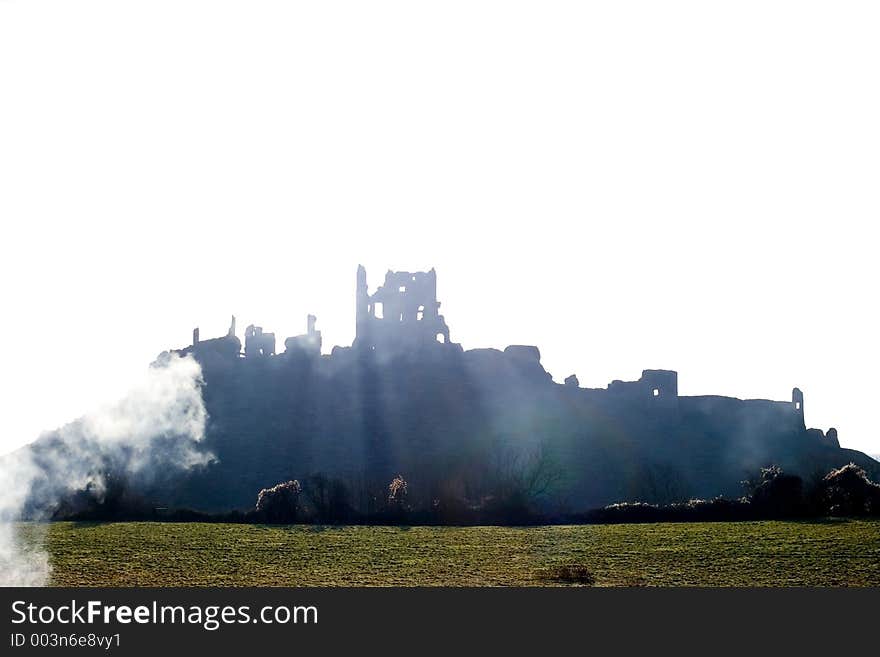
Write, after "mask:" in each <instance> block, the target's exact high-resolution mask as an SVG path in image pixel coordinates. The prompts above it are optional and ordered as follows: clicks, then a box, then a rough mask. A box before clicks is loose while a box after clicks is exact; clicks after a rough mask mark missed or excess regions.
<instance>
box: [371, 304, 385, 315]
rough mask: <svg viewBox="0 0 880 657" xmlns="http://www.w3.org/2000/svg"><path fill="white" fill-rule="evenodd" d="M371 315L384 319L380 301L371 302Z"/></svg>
mask: <svg viewBox="0 0 880 657" xmlns="http://www.w3.org/2000/svg"><path fill="white" fill-rule="evenodd" d="M373 317H375V318H376V319H384V317H385V316H384V315H383V314H382V302H381V301H376V302H375V303H374V304H373Z"/></svg>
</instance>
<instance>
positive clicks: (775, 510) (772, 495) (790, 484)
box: [743, 465, 805, 517]
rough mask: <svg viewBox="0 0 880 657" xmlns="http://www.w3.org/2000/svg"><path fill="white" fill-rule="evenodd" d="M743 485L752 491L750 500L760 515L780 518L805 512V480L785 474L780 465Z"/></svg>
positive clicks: (764, 471)
mask: <svg viewBox="0 0 880 657" xmlns="http://www.w3.org/2000/svg"><path fill="white" fill-rule="evenodd" d="M743 484H744V485H745V486H746V488H747V489H749V490H750V493H751V494H750V495H749V499H750V500H751V503H752V507H753V508H754V510H755V512H756V513H758V514H759V515H764V516H771V517H778V516H793V515H800V514H802V513H803V512H804V506H805V504H804V482H803V480H802V479H801V478H800V477H798V476H796V475H789V474H785V473H784V472H783V471H782V468H780V467H779V466H778V465H771V466H770V467H768V468H763V469H762V470H761V474H760V477H758V478H757V479H752V480H748V481H745V482H743Z"/></svg>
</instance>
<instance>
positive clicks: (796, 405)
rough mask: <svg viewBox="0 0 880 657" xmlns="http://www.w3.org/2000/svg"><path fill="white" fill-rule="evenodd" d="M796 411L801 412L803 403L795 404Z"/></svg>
mask: <svg viewBox="0 0 880 657" xmlns="http://www.w3.org/2000/svg"><path fill="white" fill-rule="evenodd" d="M794 409H795V410H796V411H799V410H801V403H800V402H795V403H794Z"/></svg>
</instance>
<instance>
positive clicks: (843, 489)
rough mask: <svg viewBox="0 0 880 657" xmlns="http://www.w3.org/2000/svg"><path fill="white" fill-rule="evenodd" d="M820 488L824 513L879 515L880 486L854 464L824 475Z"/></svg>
mask: <svg viewBox="0 0 880 657" xmlns="http://www.w3.org/2000/svg"><path fill="white" fill-rule="evenodd" d="M822 488H823V493H824V494H823V500H824V502H825V504H826V511H827V512H828V513H830V514H832V515H843V516H859V515H866V514H867V515H870V514H880V485H877V484H875V483H874V482H873V481H871V480H870V479H868V475H867V473H866V472H865V471H864V470H863V469H862V468H860V467H859V466H857V465H856V464H855V463H849V464H847V465H845V466H843V467H842V468H839V469H837V470H832V471H831V472H829V473H828V474H827V475H825V478H824V479H823V480H822Z"/></svg>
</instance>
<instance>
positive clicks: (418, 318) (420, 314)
mask: <svg viewBox="0 0 880 657" xmlns="http://www.w3.org/2000/svg"><path fill="white" fill-rule="evenodd" d="M424 318H425V307H424V306H419V310H418V312H417V313H416V321H417V322H421V321H422V320H423V319H424Z"/></svg>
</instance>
